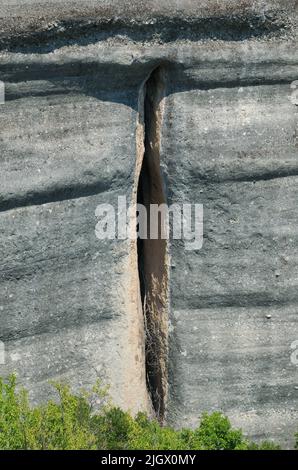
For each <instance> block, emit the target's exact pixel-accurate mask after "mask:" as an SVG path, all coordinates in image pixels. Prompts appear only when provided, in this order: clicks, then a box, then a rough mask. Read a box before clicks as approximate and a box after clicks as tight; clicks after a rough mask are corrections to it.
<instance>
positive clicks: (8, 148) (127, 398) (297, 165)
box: [0, 0, 298, 447]
mask: <svg viewBox="0 0 298 470" xmlns="http://www.w3.org/2000/svg"><path fill="white" fill-rule="evenodd" d="M109 3H111V2H106V1H95V0H93V1H88V2H87V1H82V2H76V1H72V0H69V1H66V0H61V1H55V2H49V1H45V2H41V1H35V0H28V1H27V0H26V1H22V2H17V1H16V0H11V1H8V0H4V1H3V2H2V4H1V6H0V19H1V23H0V47H1V52H0V80H2V81H4V82H5V85H6V103H5V105H1V106H0V129H1V131H0V165H1V172H0V227H1V231H0V240H1V241H0V259H1V265H0V322H1V324H0V339H1V340H2V341H3V342H4V344H5V349H6V364H5V365H0V375H5V374H7V373H9V372H11V371H13V370H15V371H16V372H17V374H18V377H19V381H20V383H22V384H24V385H26V386H27V387H29V389H30V393H31V397H32V400H33V401H41V400H45V399H46V398H47V397H48V396H49V393H50V392H49V386H48V380H49V379H53V378H55V379H59V380H61V379H65V380H67V381H68V382H70V383H71V385H72V386H73V387H74V388H78V387H80V386H85V387H86V386H90V385H91V384H93V383H94V381H95V380H96V378H97V377H101V378H102V379H103V380H104V381H105V382H107V383H110V385H111V394H112V397H113V399H114V400H115V401H116V402H117V403H118V404H119V405H121V406H124V407H126V408H129V409H131V410H132V411H136V410H139V409H146V410H148V411H150V410H151V405H150V399H149V397H148V392H147V388H146V378H145V375H146V373H145V357H144V348H145V346H144V345H145V334H144V328H143V317H142V311H141V306H140V292H139V285H138V279H137V258H136V246H135V244H134V243H129V242H128V241H121V240H108V241H104V242H103V241H100V240H98V239H97V238H96V236H95V225H96V222H97V220H96V217H95V209H96V207H97V205H98V204H100V203H110V204H116V202H117V197H118V196H119V195H126V196H127V198H128V202H129V204H130V205H131V206H132V207H133V206H134V203H135V201H136V166H137V162H138V145H137V143H138V132H139V129H138V125H137V123H138V120H139V112H140V102H139V96H140V90H141V89H142V87H143V85H144V82H145V81H146V80H147V78H148V76H149V75H150V73H151V72H152V71H153V70H154V69H155V68H156V67H157V66H159V65H161V66H162V67H163V68H164V70H165V76H166V88H165V98H164V102H163V106H164V110H163V122H162V128H161V142H160V143H161V167H162V171H163V176H164V179H165V182H166V188H167V198H168V201H169V203H173V202H178V203H183V202H186V201H187V202H193V203H202V204H203V205H204V245H203V248H202V250H200V251H187V250H185V246H184V242H183V241H172V242H171V246H170V257H171V272H170V291H171V298H170V311H169V324H170V328H169V331H170V337H169V376H168V381H169V397H168V404H167V414H166V420H167V421H168V422H169V423H171V424H174V425H175V426H178V427H180V426H182V425H191V426H192V425H195V424H196V423H197V420H198V417H199V416H200V414H201V413H202V412H203V411H212V410H221V411H223V412H224V413H226V414H227V415H228V416H229V417H230V418H231V419H232V422H233V424H235V425H237V426H241V427H242V428H243V430H244V432H245V433H246V434H247V435H249V436H250V437H253V438H256V439H259V438H273V439H275V440H277V441H279V442H282V444H283V445H284V446H287V447H291V446H292V445H293V435H294V432H295V431H296V429H297V422H298V419H297V415H298V412H297V404H298V396H297V394H298V391H297V380H298V376H297V367H296V366H295V365H293V364H292V363H291V362H290V355H291V349H290V346H291V343H292V342H293V341H294V340H298V328H297V308H298V307H297V304H298V297H297V292H298V289H297V282H298V281H297V280H298V266H297V260H298V248H297V247H298V244H297V235H296V233H297V223H298V213H297V174H298V160H297V107H296V106H295V105H294V104H293V102H291V100H290V99H289V96H290V95H291V88H290V84H291V82H292V81H293V80H297V79H298V53H297V50H298V49H297V29H296V23H297V2H295V1H290V0H288V1H273V0H270V1H265V2H264V1H248V0H246V1H242V2H236V1H229V0H226V1H222V2H220V6H219V2H216V1H212V0H210V1H207V0H205V1H202V2H194V1H187V0H184V1H179V2H177V1H173V2H170V1H161V0H160V1H158V2H157V1H151V2H142V1H139V2H127V1H117V2H113V6H111V5H109ZM132 223H134V221H133V220H132Z"/></svg>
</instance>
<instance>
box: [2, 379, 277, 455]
mask: <svg viewBox="0 0 298 470" xmlns="http://www.w3.org/2000/svg"><path fill="white" fill-rule="evenodd" d="M53 386H54V388H55V390H56V393H57V401H48V403H46V404H45V405H39V406H35V407H33V406H30V404H29V400H28V393H27V392H26V391H25V390H21V391H17V390H16V377H15V376H14V375H11V376H10V377H9V378H8V379H7V380H3V379H0V449H36V450H37V449H49V450H51V449H52V450H56V449H57V450H58V449H62V450H63V449H65V450H71V449H106V450H113V449H119V450H127V449H129V450H137V449H144V450H257V449H277V448H278V447H277V446H276V445H274V444H273V443H270V442H264V443H263V444H261V445H256V444H253V443H251V442H249V441H247V440H246V439H245V438H244V436H243V434H242V432H241V431H240V430H235V429H232V427H231V424H230V422H229V420H228V418H226V417H225V416H223V415H222V414H221V413H212V414H210V415H208V414H204V415H203V417H202V419H201V422H200V424H199V426H198V427H197V429H195V430H191V429H182V430H175V429H173V428H171V427H166V426H161V425H160V424H159V423H158V422H157V421H156V420H152V419H149V418H148V417H147V416H146V415H145V414H142V413H140V414H138V415H137V416H136V417H135V418H134V417H132V416H131V415H130V414H129V413H127V412H124V411H122V410H121V409H119V408H117V407H115V406H113V405H112V404H111V403H110V402H109V399H108V394H107V390H106V389H103V388H102V387H101V386H100V384H99V383H97V384H96V385H95V387H94V388H93V390H92V392H91V393H87V392H81V393H80V394H77V395H76V394H73V393H71V391H70V388H69V387H68V386H67V385H62V384H53Z"/></svg>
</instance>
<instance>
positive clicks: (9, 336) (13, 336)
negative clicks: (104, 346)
mask: <svg viewBox="0 0 298 470" xmlns="http://www.w3.org/2000/svg"><path fill="white" fill-rule="evenodd" d="M101 314H102V316H100V315H101ZM120 317H121V315H120V314H119V313H114V312H108V311H105V310H102V312H98V310H97V318H93V319H92V318H90V319H87V320H86V317H84V323H82V324H81V325H79V326H78V324H75V326H74V324H72V325H68V324H59V325H56V326H57V330H55V331H53V330H52V327H53V324H52V321H51V322H42V321H41V322H40V323H37V325H36V327H37V328H39V329H40V330H41V329H42V328H43V330H42V331H35V330H34V328H32V329H31V330H30V329H23V330H16V331H13V330H11V331H7V332H4V334H3V333H1V335H0V340H1V341H3V342H4V343H10V342H12V341H18V340H23V339H27V338H31V337H39V336H43V335H53V336H55V335H58V333H59V332H61V331H63V330H73V329H78V328H80V327H86V326H87V327H88V326H92V325H94V324H96V323H103V322H106V321H111V320H117V319H118V318H120ZM70 320H73V319H72V318H70ZM2 331H3V329H2Z"/></svg>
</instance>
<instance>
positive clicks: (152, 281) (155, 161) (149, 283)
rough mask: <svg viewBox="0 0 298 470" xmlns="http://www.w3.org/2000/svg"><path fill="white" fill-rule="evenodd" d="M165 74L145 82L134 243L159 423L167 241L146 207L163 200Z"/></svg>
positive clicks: (148, 371) (164, 366)
mask: <svg viewBox="0 0 298 470" xmlns="http://www.w3.org/2000/svg"><path fill="white" fill-rule="evenodd" d="M163 77H164V71H163V69H162V68H161V67H159V68H157V69H155V70H154V71H153V72H152V74H151V75H150V77H149V79H148V80H147V82H146V84H145V87H144V110H143V111H144V156H143V162H142V167H141V172H140V177H139V182H138V193H137V202H138V203H139V204H142V205H144V206H145V207H146V209H147V237H146V239H138V247H137V248H138V270H139V280H140V292H141V301H142V308H143V315H144V324H145V362H146V377H147V388H148V391H149V393H150V396H151V400H152V405H153V408H154V411H155V413H156V415H157V417H158V419H159V420H160V422H162V421H163V419H164V417H165V411H166V400H167V388H168V379H167V373H168V366H167V361H168V246H167V240H165V239H162V230H161V224H162V223H163V222H164V221H163V220H162V219H161V218H160V219H159V227H158V237H157V239H150V223H151V220H150V217H151V216H150V207H151V205H152V204H157V205H160V204H165V203H166V196H165V190H164V184H163V177H162V171H161V166H160V134H161V123H162V98H163V93H164V78H163Z"/></svg>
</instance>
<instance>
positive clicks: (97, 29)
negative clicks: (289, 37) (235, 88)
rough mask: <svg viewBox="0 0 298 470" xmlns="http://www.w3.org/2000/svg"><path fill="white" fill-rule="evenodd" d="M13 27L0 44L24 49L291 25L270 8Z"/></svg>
mask: <svg viewBox="0 0 298 470" xmlns="http://www.w3.org/2000/svg"><path fill="white" fill-rule="evenodd" d="M9 26H10V25H9V24H8V25H5V28H6V29H8V28H9ZM13 26H14V25H12V26H11V29H12V30H13V35H12V34H11V33H10V32H9V31H8V32H3V33H2V35H1V36H0V44H1V43H2V46H12V47H16V46H18V45H21V47H22V48H24V46H26V45H30V44H34V43H41V42H46V41H49V40H51V39H53V40H57V39H58V40H59V39H60V40H63V39H64V40H69V39H77V38H78V39H79V37H80V36H81V35H83V36H86V35H88V34H89V35H90V36H89V37H84V38H83V40H82V42H83V43H84V44H92V43H94V42H97V41H98V40H99V37H96V36H97V35H98V34H101V36H109V37H111V36H113V35H115V34H117V33H122V34H127V35H128V36H132V37H133V36H134V35H137V39H139V40H141V39H142V38H146V37H147V38H148V36H149V37H150V36H154V35H155V34H156V33H158V34H159V37H160V38H161V39H162V40H164V41H167V40H168V39H169V38H171V37H172V36H173V35H174V36H175V38H176V39H177V38H179V37H183V38H189V39H190V40H196V39H198V38H225V37H226V38H227V39H229V40H234V41H239V40H242V39H243V38H244V37H245V38H249V37H262V36H268V35H269V34H272V33H275V34H276V35H277V34H278V33H279V32H282V31H284V30H285V29H289V28H290V27H291V26H292V25H291V23H290V20H289V18H287V16H286V14H283V13H282V12H278V11H275V12H274V11H273V12H271V14H270V16H269V15H267V16H264V17H262V16H261V15H258V14H253V13H252V14H246V15H245V14H242V15H241V14H238V15H233V16H208V17H201V18H199V17H193V18H181V17H172V18H169V17H165V16H158V17H155V18H153V19H152V21H151V22H150V21H142V20H140V21H138V20H136V19H134V21H133V22H131V19H129V18H128V19H125V18H122V19H121V18H119V19H116V18H101V19H100V20H90V18H88V19H86V20H85V21H84V20H83V19H81V20H60V21H59V20H57V21H56V26H55V27H52V28H51V29H43V30H39V31H32V30H31V31H30V30H29V29H28V30H23V31H20V32H18V31H15V30H14V27H13ZM3 29H4V28H3ZM4 31H5V30H4ZM61 47H62V44H61Z"/></svg>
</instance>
